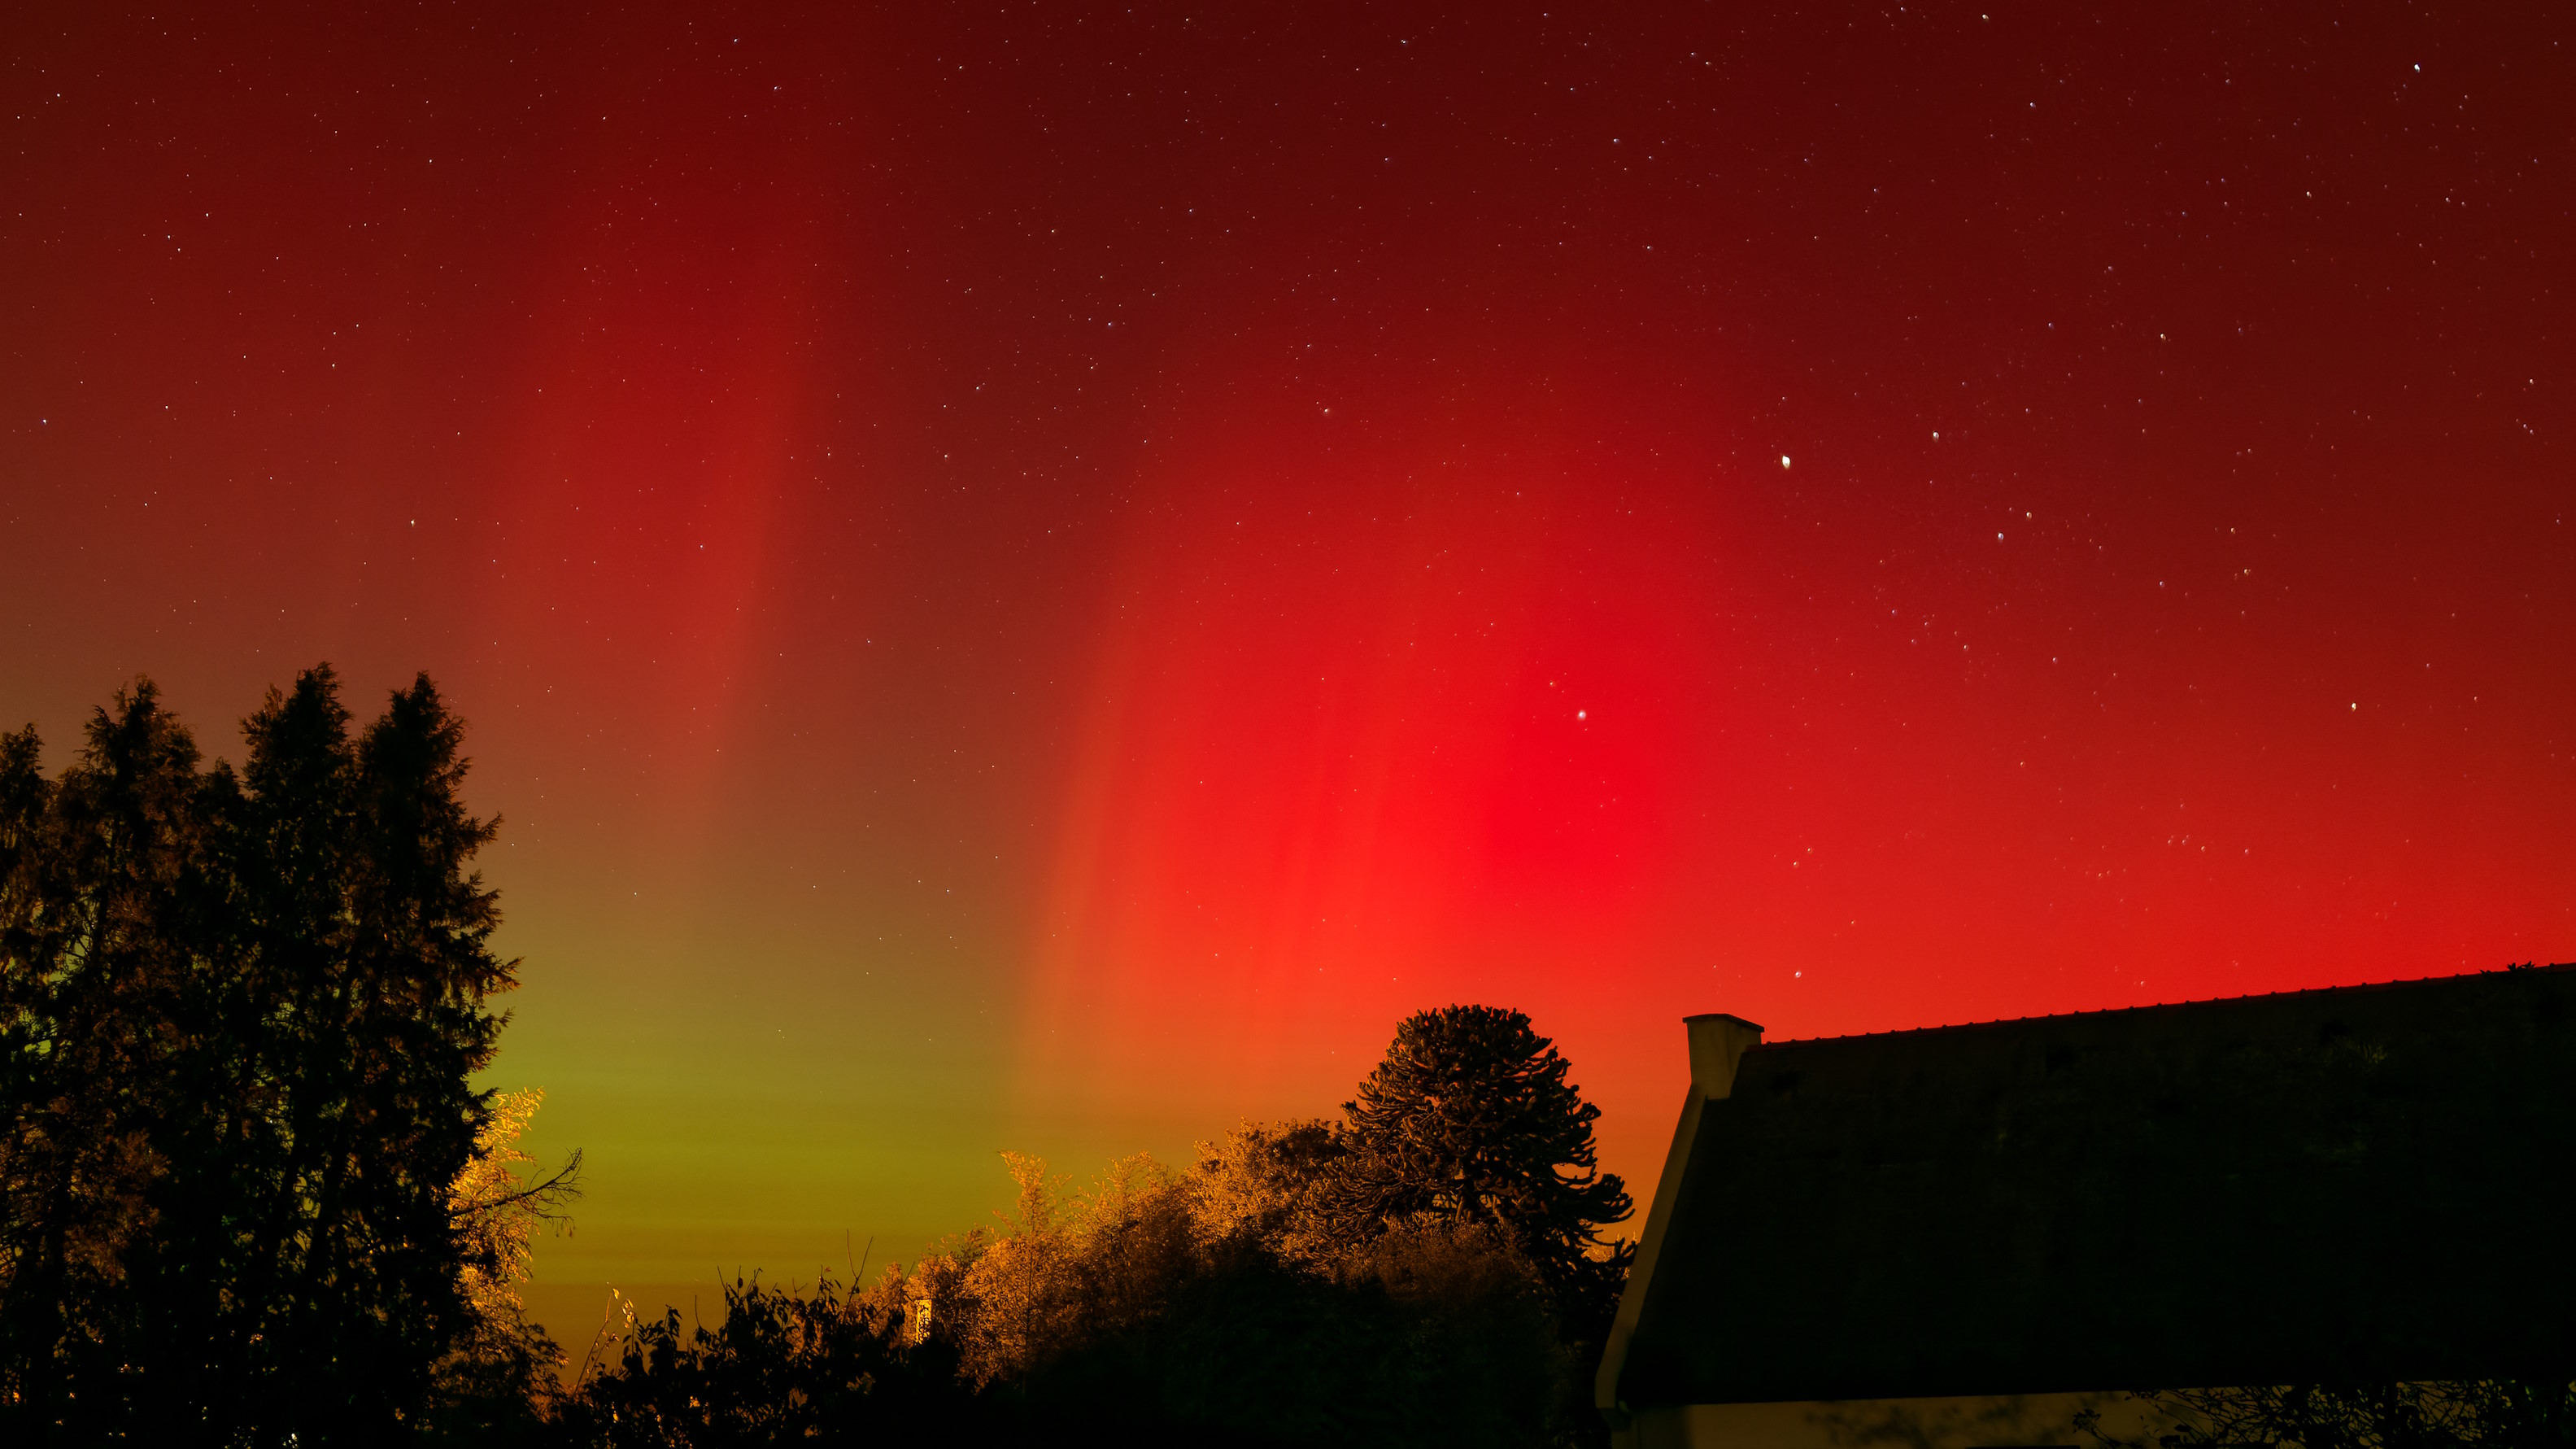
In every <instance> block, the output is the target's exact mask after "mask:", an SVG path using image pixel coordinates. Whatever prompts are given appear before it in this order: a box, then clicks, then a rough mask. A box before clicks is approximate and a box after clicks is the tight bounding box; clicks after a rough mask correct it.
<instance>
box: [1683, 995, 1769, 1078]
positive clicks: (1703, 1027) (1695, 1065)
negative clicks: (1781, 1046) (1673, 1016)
mask: <svg viewBox="0 0 2576 1449" xmlns="http://www.w3.org/2000/svg"><path fill="white" fill-rule="evenodd" d="M1682 1025H1684V1026H1686V1027H1688V1028H1690V1063H1691V1090H1692V1091H1694V1092H1697V1093H1699V1094H1700V1095H1701V1096H1702V1097H1708V1098H1717V1097H1724V1096H1726V1095H1727V1094H1728V1093H1730V1092H1733V1091H1734V1090H1735V1064H1736V1063H1737V1062H1739V1061H1742V1060H1743V1059H1744V1053H1745V1052H1746V1050H1747V1049H1749V1048H1752V1047H1756V1046H1759V1045H1761V1044H1762V1028H1760V1027H1758V1026H1756V1025H1754V1024H1753V1023H1752V1022H1749V1021H1746V1020H1745V1019H1744V1018H1743V1017H1740V1016H1729V1015H1727V1014H1726V1013H1725V1012H1722V1011H1712V1012H1709V1013H1707V1014H1706V1015H1703V1016H1685V1017H1683V1018H1682Z"/></svg>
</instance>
